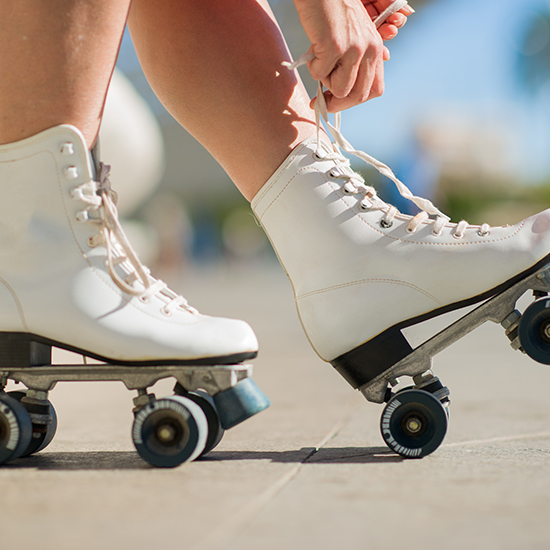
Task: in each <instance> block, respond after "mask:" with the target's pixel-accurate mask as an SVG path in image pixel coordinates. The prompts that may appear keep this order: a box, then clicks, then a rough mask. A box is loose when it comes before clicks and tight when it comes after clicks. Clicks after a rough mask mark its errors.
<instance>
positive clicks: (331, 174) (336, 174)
mask: <svg viewBox="0 0 550 550" xmlns="http://www.w3.org/2000/svg"><path fill="white" fill-rule="evenodd" d="M328 175H329V177H331V178H332V179H333V180H337V179H339V178H341V177H342V175H341V174H340V172H338V170H337V169H336V168H332V170H330V171H329V173H328Z"/></svg>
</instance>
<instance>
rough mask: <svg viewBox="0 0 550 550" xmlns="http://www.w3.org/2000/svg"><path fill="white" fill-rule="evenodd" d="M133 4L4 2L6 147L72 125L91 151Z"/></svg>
mask: <svg viewBox="0 0 550 550" xmlns="http://www.w3.org/2000/svg"><path fill="white" fill-rule="evenodd" d="M129 4H130V0H76V1H75V0H42V1H40V2H36V1H35V0H17V1H14V0H0V13H1V14H2V16H1V17H0V144H3V143H9V142H12V141H18V140H20V139H23V138H25V137H29V136H31V135H34V134H36V133H38V132H41V131H42V130H46V129H48V128H50V127H52V126H56V125H58V124H73V125H74V126H76V127H78V128H79V129H80V130H81V131H82V132H83V133H84V136H85V138H86V141H87V143H88V145H89V146H91V145H92V144H93V142H94V141H95V138H96V136H97V132H98V130H99V124H100V121H101V114H102V111H103V105H104V102H105V95H106V92H107V87H108V85H109V80H110V78H111V75H112V72H113V68H114V64H115V60H116V56H117V53H118V48H119V45H120V40H121V37H122V33H123V31H124V25H125V22H126V16H127V13H128V9H129Z"/></svg>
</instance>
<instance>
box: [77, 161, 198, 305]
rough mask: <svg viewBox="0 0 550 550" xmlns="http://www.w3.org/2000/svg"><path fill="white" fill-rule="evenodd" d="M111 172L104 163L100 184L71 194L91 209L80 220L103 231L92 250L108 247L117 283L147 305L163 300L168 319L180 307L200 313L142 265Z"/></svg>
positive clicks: (83, 186) (94, 239)
mask: <svg viewBox="0 0 550 550" xmlns="http://www.w3.org/2000/svg"><path fill="white" fill-rule="evenodd" d="M110 169H111V167H110V166H108V165H106V164H103V163H100V165H99V174H98V178H97V179H98V181H89V182H87V183H83V184H81V185H79V186H78V187H75V188H74V189H73V190H72V191H71V196H72V197H73V198H74V199H76V200H80V201H82V202H84V203H86V204H87V205H88V206H87V207H86V208H85V209H84V210H82V211H80V212H78V213H77V215H76V218H77V220H78V221H79V222H82V223H84V222H90V223H94V224H96V225H97V226H98V227H99V233H97V234H95V235H93V236H91V237H90V238H89V239H88V244H89V246H91V247H96V246H98V245H100V244H104V245H105V248H106V250H107V261H106V267H107V269H108V270H109V274H110V276H111V278H112V280H113V282H114V283H115V284H116V285H117V287H118V288H119V289H120V290H122V291H123V292H125V293H127V294H129V295H130V296H137V297H138V298H139V299H140V300H141V301H142V302H144V303H146V302H147V301H149V300H150V298H152V297H153V296H155V295H156V296H158V297H160V298H162V299H163V301H164V302H165V303H166V305H165V306H164V307H162V308H161V311H162V313H164V314H165V315H167V316H169V315H171V314H172V312H173V311H174V310H175V309H176V308H178V307H181V308H183V309H185V310H187V311H189V312H190V313H193V314H196V313H198V311H197V310H196V309H195V308H193V307H191V306H190V305H189V304H188V302H187V300H186V299H185V298H184V297H183V296H180V295H179V294H176V293H175V292H174V291H172V290H170V289H169V288H168V285H167V284H166V283H164V282H163V281H161V280H159V279H155V278H154V277H152V276H151V275H150V270H149V268H147V267H146V266H144V265H143V264H142V263H141V261H140V259H139V258H138V256H137V254H136V252H135V251H134V249H133V248H132V245H131V244H130V242H129V240H128V237H127V236H126V234H125V233H124V230H123V229H122V226H121V225H120V221H119V219H118V210H117V207H116V203H117V195H116V193H115V192H114V191H113V190H112V189H111V182H110V181H109V171H110ZM117 266H118V267H120V269H121V270H122V271H123V272H124V273H125V274H126V276H125V277H124V278H123V277H121V276H120V275H119V274H118V273H117V271H116V269H115V267H117Z"/></svg>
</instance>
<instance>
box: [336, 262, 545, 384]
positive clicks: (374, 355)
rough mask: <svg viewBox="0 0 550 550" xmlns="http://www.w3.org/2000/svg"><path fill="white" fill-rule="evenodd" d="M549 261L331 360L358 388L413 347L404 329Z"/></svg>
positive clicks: (489, 293) (485, 295)
mask: <svg viewBox="0 0 550 550" xmlns="http://www.w3.org/2000/svg"><path fill="white" fill-rule="evenodd" d="M548 263H550V254H549V255H547V256H545V257H544V258H543V259H542V260H540V261H538V262H537V263H536V264H535V265H534V266H532V267H530V268H529V269H527V270H526V271H523V272H522V273H519V274H518V275H516V276H514V277H512V278H511V279H509V280H507V281H505V282H504V283H501V284H500V285H498V286H496V287H494V288H492V289H490V290H487V291H486V292H483V293H482V294H478V295H477V296H473V297H471V298H467V299H466V300H461V301H459V302H454V303H452V304H448V305H446V306H443V307H440V308H438V309H434V310H432V311H430V312H428V313H424V314H422V315H419V316H417V317H412V318H410V319H407V320H405V321H402V322H400V323H397V324H395V325H393V326H391V327H389V328H387V329H386V330H384V331H383V332H381V333H380V334H378V335H377V336H375V337H374V338H371V339H370V340H368V341H366V342H365V343H363V344H361V345H360V346H357V347H356V348H354V349H352V350H351V351H348V352H347V353H344V354H342V355H340V356H339V357H337V358H336V359H334V360H332V361H330V364H331V365H332V366H333V367H334V368H335V369H336V370H337V371H338V372H339V373H340V374H341V375H342V376H343V377H344V379H345V380H347V382H348V383H349V384H350V385H351V386H352V387H354V388H355V389H358V388H360V387H362V386H364V385H365V384H368V383H369V382H370V381H372V380H374V379H375V378H377V377H378V376H380V375H381V374H383V373H384V372H385V371H387V370H388V369H390V368H391V367H392V366H393V365H395V364H396V363H398V362H399V361H401V360H402V359H404V358H405V357H407V355H409V354H410V353H412V352H413V351H414V350H413V348H412V347H411V345H410V344H409V342H408V341H407V339H406V338H405V337H404V336H403V334H402V332H401V329H403V328H406V327H410V326H413V325H417V324H419V323H422V322H424V321H427V320H428V319H433V318H434V317H438V316H440V315H443V314H445V313H449V312H451V311H455V310H457V309H461V308H464V307H468V306H471V305H474V304H477V303H479V302H483V301H484V300H487V299H489V298H491V297H492V296H495V295H497V294H500V293H502V292H503V291H505V290H506V289H508V288H510V287H511V286H513V285H514V284H516V283H517V282H519V281H521V280H522V279H525V278H526V277H528V276H529V275H532V274H533V273H535V272H536V271H538V270H539V269H541V268H542V267H544V266H545V265H547V264H548Z"/></svg>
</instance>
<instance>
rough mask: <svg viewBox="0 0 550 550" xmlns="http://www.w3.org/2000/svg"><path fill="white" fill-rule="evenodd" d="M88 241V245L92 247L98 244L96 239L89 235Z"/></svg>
mask: <svg viewBox="0 0 550 550" xmlns="http://www.w3.org/2000/svg"><path fill="white" fill-rule="evenodd" d="M86 242H87V243H88V246H89V247H90V248H95V247H96V246H97V244H96V242H95V240H94V238H93V237H88V238H87V239H86Z"/></svg>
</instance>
